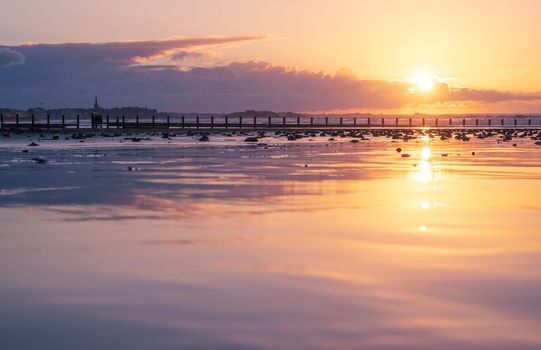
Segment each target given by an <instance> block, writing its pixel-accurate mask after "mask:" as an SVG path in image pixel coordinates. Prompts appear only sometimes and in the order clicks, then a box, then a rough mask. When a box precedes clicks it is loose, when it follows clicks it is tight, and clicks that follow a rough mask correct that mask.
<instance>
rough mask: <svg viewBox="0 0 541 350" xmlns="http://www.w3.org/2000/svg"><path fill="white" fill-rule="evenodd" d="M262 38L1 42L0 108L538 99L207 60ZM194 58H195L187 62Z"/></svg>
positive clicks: (344, 105) (368, 105) (342, 105)
mask: <svg viewBox="0 0 541 350" xmlns="http://www.w3.org/2000/svg"><path fill="white" fill-rule="evenodd" d="M266 39H268V37H267V36H263V35H259V36H237V37H204V38H175V39H168V40H157V41H130V42H116V43H59V44H24V45H18V46H9V47H8V46H3V47H2V46H0V74H1V77H2V81H1V83H0V106H15V107H29V106H34V105H36V104H38V103H39V102H42V101H45V103H46V105H47V106H68V105H69V106H86V105H88V104H89V100H90V96H92V95H93V94H94V93H95V92H98V93H99V94H100V97H101V99H102V101H103V102H104V103H106V104H109V105H149V106H153V107H156V108H159V109H162V110H170V111H174V110H177V111H181V110H182V111H201V112H205V111H206V112H221V111H224V112H228V111H235V110H242V109H247V108H255V109H273V110H295V111H323V110H355V109H358V110H388V109H399V108H402V107H405V106H411V105H414V106H415V105H423V104H430V103H446V102H467V101H469V102H476V103H484V104H490V103H499V102H505V101H529V104H531V103H537V102H540V100H541V95H540V94H539V93H512V92H505V91H496V90H483V89H467V88H455V87H453V86H452V85H450V84H449V83H448V82H440V83H438V84H437V85H436V87H435V89H434V91H432V92H431V93H427V94H420V93H419V94H415V93H412V92H411V91H412V89H411V84H410V83H408V82H403V81H402V82H399V81H398V82H390V81H384V80H360V79H358V78H357V77H356V76H355V75H354V74H345V73H347V71H345V70H343V71H342V72H341V73H340V74H337V75H328V74H323V73H316V72H311V71H304V70H298V69H291V68H288V67H283V66H275V65H272V64H269V63H266V62H233V63H230V64H225V65H219V66H209V65H208V62H205V61H206V60H209V59H210V60H212V59H213V58H214V57H215V55H219V52H220V50H223V49H224V47H228V46H231V45H241V44H247V43H251V42H254V41H261V40H266ZM189 60H191V61H192V62H195V63H196V66H195V67H194V66H193V65H189V66H187V65H186V61H189ZM141 63H144V64H141ZM530 102H531V103H530Z"/></svg>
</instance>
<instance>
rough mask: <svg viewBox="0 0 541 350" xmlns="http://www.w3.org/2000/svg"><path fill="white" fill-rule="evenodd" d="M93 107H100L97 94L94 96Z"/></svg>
mask: <svg viewBox="0 0 541 350" xmlns="http://www.w3.org/2000/svg"><path fill="white" fill-rule="evenodd" d="M94 109H100V105H99V104H98V95H96V96H95V97H94Z"/></svg>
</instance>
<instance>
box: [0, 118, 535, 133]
mask: <svg viewBox="0 0 541 350" xmlns="http://www.w3.org/2000/svg"><path fill="white" fill-rule="evenodd" d="M502 127H503V128H539V127H541V117H538V116H536V117H531V118H524V117H522V118H513V117H504V118H495V117H494V118H486V117H485V118H472V117H469V118H411V117H384V118H383V117H311V116H306V117H293V118H292V117H276V116H272V117H270V116H269V117H228V116H216V117H215V116H205V117H199V116H196V117H185V116H174V117H173V116H152V117H139V116H137V115H134V116H114V117H113V116H104V117H102V123H100V124H99V126H98V128H97V129H99V130H152V129H190V130H192V129H195V130H199V129H204V130H214V129H218V130H227V129H239V130H241V129H252V130H265V129H267V130H268V129H357V128H401V129H402V128H431V129H434V128H438V129H439V128H455V129H457V128H502ZM0 129H1V130H3V131H47V130H51V131H53V130H54V131H58V130H81V129H84V130H89V129H92V123H91V120H90V117H85V118H83V117H80V116H79V115H76V116H70V117H66V116H64V115H62V116H49V115H47V116H41V117H39V118H38V117H35V116H33V115H32V116H25V117H21V116H19V115H15V116H4V115H0ZM95 129H96V128H95Z"/></svg>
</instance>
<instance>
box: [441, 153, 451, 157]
mask: <svg viewBox="0 0 541 350" xmlns="http://www.w3.org/2000/svg"><path fill="white" fill-rule="evenodd" d="M441 156H442V157H448V156H449V154H448V153H442V154H441Z"/></svg>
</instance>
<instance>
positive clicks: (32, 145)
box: [28, 142, 39, 147]
mask: <svg viewBox="0 0 541 350" xmlns="http://www.w3.org/2000/svg"><path fill="white" fill-rule="evenodd" d="M28 146H30V147H36V146H39V145H38V144H37V143H35V142H31V143H30V144H29V145H28Z"/></svg>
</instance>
